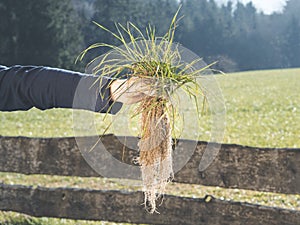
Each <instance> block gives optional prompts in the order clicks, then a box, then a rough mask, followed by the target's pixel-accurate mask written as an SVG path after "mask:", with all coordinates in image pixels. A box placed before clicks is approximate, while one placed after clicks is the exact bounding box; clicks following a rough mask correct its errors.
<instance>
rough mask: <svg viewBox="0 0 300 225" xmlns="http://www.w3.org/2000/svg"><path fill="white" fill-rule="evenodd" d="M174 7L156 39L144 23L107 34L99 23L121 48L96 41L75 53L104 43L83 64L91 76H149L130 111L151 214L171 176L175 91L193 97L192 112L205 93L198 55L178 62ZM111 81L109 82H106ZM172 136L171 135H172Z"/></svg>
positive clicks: (145, 77) (149, 27) (176, 115)
mask: <svg viewBox="0 0 300 225" xmlns="http://www.w3.org/2000/svg"><path fill="white" fill-rule="evenodd" d="M178 13H179V10H178V11H177V12H176V14H175V15H174V17H173V19H172V21H171V23H170V26H169V29H168V31H167V32H166V34H165V35H164V36H162V37H157V36H156V34H155V28H154V27H152V26H151V25H149V26H148V27H147V28H146V30H145V34H144V33H143V32H142V31H141V30H140V29H139V28H137V27H136V26H135V25H134V24H132V23H130V22H128V23H127V26H123V25H122V24H116V30H117V32H115V33H114V32H112V31H110V30H108V29H107V28H105V27H103V26H102V25H100V24H98V23H95V24H96V25H97V26H99V27H100V28H101V29H103V30H105V31H107V32H109V33H111V35H113V36H114V37H115V38H116V39H117V40H119V41H120V44H121V45H120V46H115V45H110V44H106V43H97V44H93V45H91V46H90V47H88V48H87V49H86V50H85V51H83V52H82V54H81V55H80V57H79V58H80V59H82V58H83V57H84V56H85V55H86V53H87V52H88V51H89V50H91V49H94V48H99V47H105V48H109V49H110V50H109V51H108V52H107V53H106V54H104V55H102V56H99V57H96V58H95V59H94V60H92V61H91V62H90V63H89V65H88V68H90V69H91V71H92V73H93V74H95V75H96V74H100V76H99V79H98V81H99V84H100V85H101V83H102V77H104V76H109V77H111V78H112V81H111V83H112V82H113V81H114V79H118V78H119V77H120V76H121V74H122V73H124V71H126V72H127V76H128V77H129V78H131V77H134V78H141V79H146V80H148V81H149V80H150V81H151V82H150V83H151V85H149V90H150V91H149V93H151V94H149V96H146V97H145V98H144V99H143V100H142V101H141V102H140V103H139V105H138V106H137V107H136V110H135V111H134V112H133V113H132V115H131V116H132V117H136V116H139V117H140V122H139V124H138V126H139V136H140V138H141V139H140V142H139V151H140V155H139V157H138V159H137V162H138V163H139V165H140V168H141V173H142V180H143V188H144V193H145V202H144V204H145V206H146V208H147V209H148V211H149V212H150V213H153V212H155V209H156V199H157V198H158V197H160V196H161V194H162V193H163V192H164V189H165V186H166V184H167V183H168V182H169V181H170V180H172V179H173V169H172V134H174V130H175V127H176V125H175V123H176V118H177V117H178V116H179V115H178V113H177V110H176V104H175V101H176V99H178V98H176V93H177V92H176V91H177V90H179V89H180V90H181V91H183V92H184V93H185V94H187V95H188V96H189V97H190V99H191V100H194V102H195V104H196V106H197V111H198V112H199V113H198V115H199V114H200V111H201V110H200V109H199V107H198V99H197V98H198V97H199V95H201V96H203V97H204V100H206V98H205V92H204V89H203V87H202V86H201V84H200V83H199V82H198V81H197V78H199V77H200V76H201V73H202V72H203V71H204V70H206V69H207V68H209V66H204V67H201V68H199V67H198V68H197V67H195V65H197V63H199V61H201V59H196V60H194V61H192V62H183V61H182V60H181V54H182V52H180V50H179V44H177V43H174V34H175V30H176V27H177V22H178V19H177V17H178ZM111 83H110V84H111ZM174 138H176V137H174Z"/></svg>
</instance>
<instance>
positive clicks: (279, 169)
mask: <svg viewBox="0 0 300 225" xmlns="http://www.w3.org/2000/svg"><path fill="white" fill-rule="evenodd" d="M122 138H124V137H118V138H117V137H115V136H113V135H107V136H104V137H103V138H102V143H103V144H104V146H105V148H106V149H109V151H110V153H111V154H112V155H113V156H115V157H116V158H120V157H121V156H122V159H123V160H124V161H125V162H127V163H131V162H132V158H133V157H134V156H135V155H136V151H135V150H132V149H129V148H127V147H125V151H124V146H123V145H122V143H121V142H120V140H121V139H122ZM81 139H87V140H88V137H82V138H81ZM126 141H127V146H134V145H136V144H137V138H134V137H126ZM188 144H189V141H188V140H179V141H178V143H177V146H178V148H176V151H184V146H188ZM206 145H207V143H205V142H198V143H197V147H196V150H195V152H194V154H193V156H192V157H191V159H190V160H189V161H188V163H187V164H186V165H185V166H184V167H183V168H182V169H181V170H180V171H179V172H177V173H176V174H175V182H180V183H188V184H202V185H209V186H219V187H225V188H239V189H248V190H256V191H267V192H277V193H285V194H300V149H271V148H263V149H261V148H260V149H259V148H252V147H245V146H239V145H228V144H223V145H222V146H221V149H220V152H219V154H218V155H217V156H216V158H215V160H214V161H213V163H212V164H211V165H210V166H209V167H208V168H207V169H206V170H205V171H204V172H199V163H200V159H201V156H202V155H203V153H204V150H205V147H206ZM0 171H2V172H16V173H22V174H49V175H64V176H82V177H97V176H99V175H98V174H97V173H96V172H94V170H92V169H91V168H90V166H89V165H88V164H87V163H86V161H85V160H84V158H83V157H82V155H81V153H80V151H79V149H78V147H77V145H76V141H75V138H25V137H0ZM141 202H143V194H142V193H141V192H126V191H116V190H115V191H104V190H91V189H78V188H46V187H32V186H22V185H8V184H0V210H3V211H16V212H21V213H26V214H28V215H32V216H37V217H41V216H47V217H58V218H70V219H84V220H105V221H113V222H129V223H144V224H145V223H146V224H206V225H207V224H214V225H216V224H222V225H223V224H224V225H227V224H228V225H229V224H230V225H235V224H255V225H257V224H272V225H277V224H278V225H283V224H287V225H297V224H300V211H296V210H287V209H281V208H274V207H266V206H261V205H254V204H248V203H241V202H233V201H225V200H220V199H216V198H214V197H213V196H206V197H205V198H186V197H179V196H171V195H166V196H165V197H164V201H163V204H162V206H160V208H159V211H160V214H154V215H151V214H148V213H147V212H145V210H144V208H143V206H141Z"/></svg>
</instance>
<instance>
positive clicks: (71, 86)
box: [0, 66, 122, 114]
mask: <svg viewBox="0 0 300 225" xmlns="http://www.w3.org/2000/svg"><path fill="white" fill-rule="evenodd" d="M96 80H97V77H95V76H90V75H87V74H82V73H77V72H73V71H68V70H62V69H56V68H50V67H41V66H13V67H5V66H0V111H14V110H28V109H30V108H32V107H36V108H39V109H42V110H45V109H50V108H76V109H86V110H90V111H95V112H102V113H104V112H109V113H112V114H115V113H117V112H118V111H119V110H120V108H121V106H122V104H121V103H119V102H113V101H112V100H111V93H110V88H107V87H108V84H109V81H110V79H109V78H106V77H103V78H102V81H101V82H96Z"/></svg>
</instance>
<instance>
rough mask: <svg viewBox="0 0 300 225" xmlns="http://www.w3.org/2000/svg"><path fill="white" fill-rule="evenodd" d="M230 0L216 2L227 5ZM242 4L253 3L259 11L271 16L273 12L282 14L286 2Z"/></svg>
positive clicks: (270, 0)
mask: <svg viewBox="0 0 300 225" xmlns="http://www.w3.org/2000/svg"><path fill="white" fill-rule="evenodd" d="M227 1H228V0H216V2H218V3H226V2H227ZM231 1H232V2H237V1H238V0H231ZM239 1H240V2H242V3H248V2H250V1H252V2H253V4H254V5H255V7H256V8H257V9H258V10H259V11H263V12H264V13H265V14H271V13H273V12H280V11H281V10H282V9H283V7H284V5H285V2H286V0H239Z"/></svg>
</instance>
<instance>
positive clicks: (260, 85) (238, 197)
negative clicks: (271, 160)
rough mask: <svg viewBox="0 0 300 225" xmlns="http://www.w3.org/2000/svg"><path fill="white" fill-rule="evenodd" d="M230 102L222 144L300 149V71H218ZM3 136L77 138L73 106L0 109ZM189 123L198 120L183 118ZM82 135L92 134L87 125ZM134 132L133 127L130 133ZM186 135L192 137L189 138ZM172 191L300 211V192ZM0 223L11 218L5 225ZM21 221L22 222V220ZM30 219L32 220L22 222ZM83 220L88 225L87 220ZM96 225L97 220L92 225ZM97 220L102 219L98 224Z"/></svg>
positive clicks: (204, 126) (205, 130)
mask: <svg viewBox="0 0 300 225" xmlns="http://www.w3.org/2000/svg"><path fill="white" fill-rule="evenodd" d="M216 79H217V81H218V83H219V86H220V88H221V89H222V92H223V96H224V99H225V105H226V129H225V136H224V140H223V143H234V144H242V145H250V146H257V147H278V148H300V88H299V87H300V69H289V70H269V71H251V72H244V73H235V74H227V75H219V76H217V77H216ZM86 114H87V115H90V116H95V119H96V120H95V121H96V122H95V126H96V127H97V132H98V133H101V132H102V131H103V129H104V127H105V124H107V122H103V115H98V114H93V113H89V112H86ZM0 120H1V127H0V135H2V136H29V137H65V136H74V131H73V116H72V110H62V109H53V110H48V111H40V110H37V109H32V110H30V111H28V112H10V113H7V112H3V113H0ZM209 120H210V115H204V116H203V117H202V120H201V124H200V126H199V130H196V131H195V130H193V132H199V134H200V139H201V140H203V141H208V140H210V123H209ZM185 123H187V126H189V123H190V124H193V123H194V119H191V120H185ZM84 129H85V132H84V134H94V133H93V132H92V131H91V130H92V129H91V127H84ZM111 132H114V133H116V134H126V133H125V132H128V129H127V127H125V128H123V129H122V127H118V126H117V127H115V128H114V129H112V130H111ZM132 133H134V131H132ZM185 138H188V136H187V137H186V136H185ZM0 182H5V183H10V184H33V185H46V186H76V187H77V186H78V187H94V188H99V186H101V187H102V188H108V189H117V188H121V189H134V188H136V187H129V186H126V185H124V184H123V183H122V182H119V181H118V180H111V179H94V178H66V177H50V176H24V175H19V174H8V173H0ZM168 193H171V194H177V195H183V196H193V197H203V196H204V195H205V194H212V195H214V196H216V197H218V198H224V199H233V200H235V201H247V202H251V203H258V204H264V205H270V206H279V207H284V208H290V209H298V210H300V196H299V195H280V194H273V193H261V192H253V191H244V190H226V189H221V188H210V187H203V186H196V185H181V184H180V185H179V184H172V185H170V187H169V189H168ZM1 221H12V222H11V223H10V222H7V223H4V222H2V223H1ZM18 221H21V222H20V223H19V222H18ZM24 221H29V222H27V223H26V222H24ZM0 224H43V225H46V224H47V225H48V224H72V225H73V224H81V223H79V222H74V221H69V220H55V219H48V218H42V219H35V218H28V217H24V216H23V215H18V214H15V213H12V214H11V213H9V214H7V213H1V212H0ZM82 224H86V223H85V222H84V223H83V222H82ZM90 224H95V223H92V222H91V223H90ZM97 224H99V223H97Z"/></svg>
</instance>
